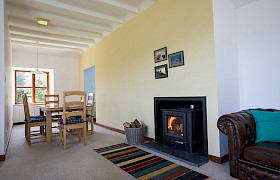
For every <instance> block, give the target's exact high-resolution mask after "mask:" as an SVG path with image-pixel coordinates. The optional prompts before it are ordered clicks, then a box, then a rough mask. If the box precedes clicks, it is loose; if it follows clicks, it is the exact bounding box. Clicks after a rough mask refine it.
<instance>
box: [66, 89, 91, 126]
mask: <svg viewBox="0 0 280 180" xmlns="http://www.w3.org/2000/svg"><path fill="white" fill-rule="evenodd" d="M80 99H83V101H81V100H80ZM85 99H86V93H85V91H65V92H64V93H63V124H66V119H67V118H69V117H71V116H82V118H83V119H84V120H86V101H85ZM69 110H71V111H69Z"/></svg>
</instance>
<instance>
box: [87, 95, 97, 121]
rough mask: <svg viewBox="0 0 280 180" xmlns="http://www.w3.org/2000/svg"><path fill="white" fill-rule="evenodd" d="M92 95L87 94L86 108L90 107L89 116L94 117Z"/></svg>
mask: <svg viewBox="0 0 280 180" xmlns="http://www.w3.org/2000/svg"><path fill="white" fill-rule="evenodd" d="M94 95H95V94H94V93H88V98H87V106H91V108H90V110H89V111H90V115H91V116H93V115H94V97H95V96H94Z"/></svg>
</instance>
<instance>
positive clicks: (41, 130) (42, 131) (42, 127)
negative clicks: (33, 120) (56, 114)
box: [40, 126, 45, 134]
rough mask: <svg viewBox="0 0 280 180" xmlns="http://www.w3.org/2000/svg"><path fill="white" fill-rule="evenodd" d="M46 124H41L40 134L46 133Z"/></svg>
mask: <svg viewBox="0 0 280 180" xmlns="http://www.w3.org/2000/svg"><path fill="white" fill-rule="evenodd" d="M44 128H45V127H44V126H40V134H44Z"/></svg>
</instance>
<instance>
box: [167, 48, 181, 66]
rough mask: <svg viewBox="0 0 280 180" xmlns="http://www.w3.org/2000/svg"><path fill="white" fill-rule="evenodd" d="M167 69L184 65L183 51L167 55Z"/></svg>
mask: <svg viewBox="0 0 280 180" xmlns="http://www.w3.org/2000/svg"><path fill="white" fill-rule="evenodd" d="M168 63H169V68H172V67H177V66H183V65H184V51H178V52H175V53H172V54H169V55H168Z"/></svg>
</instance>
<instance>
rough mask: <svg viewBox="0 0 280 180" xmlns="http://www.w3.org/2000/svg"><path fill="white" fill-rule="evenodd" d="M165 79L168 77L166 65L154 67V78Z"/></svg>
mask: <svg viewBox="0 0 280 180" xmlns="http://www.w3.org/2000/svg"><path fill="white" fill-rule="evenodd" d="M166 77H168V68H167V64H163V65H160V66H156V67H155V78H156V79H160V78H166Z"/></svg>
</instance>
